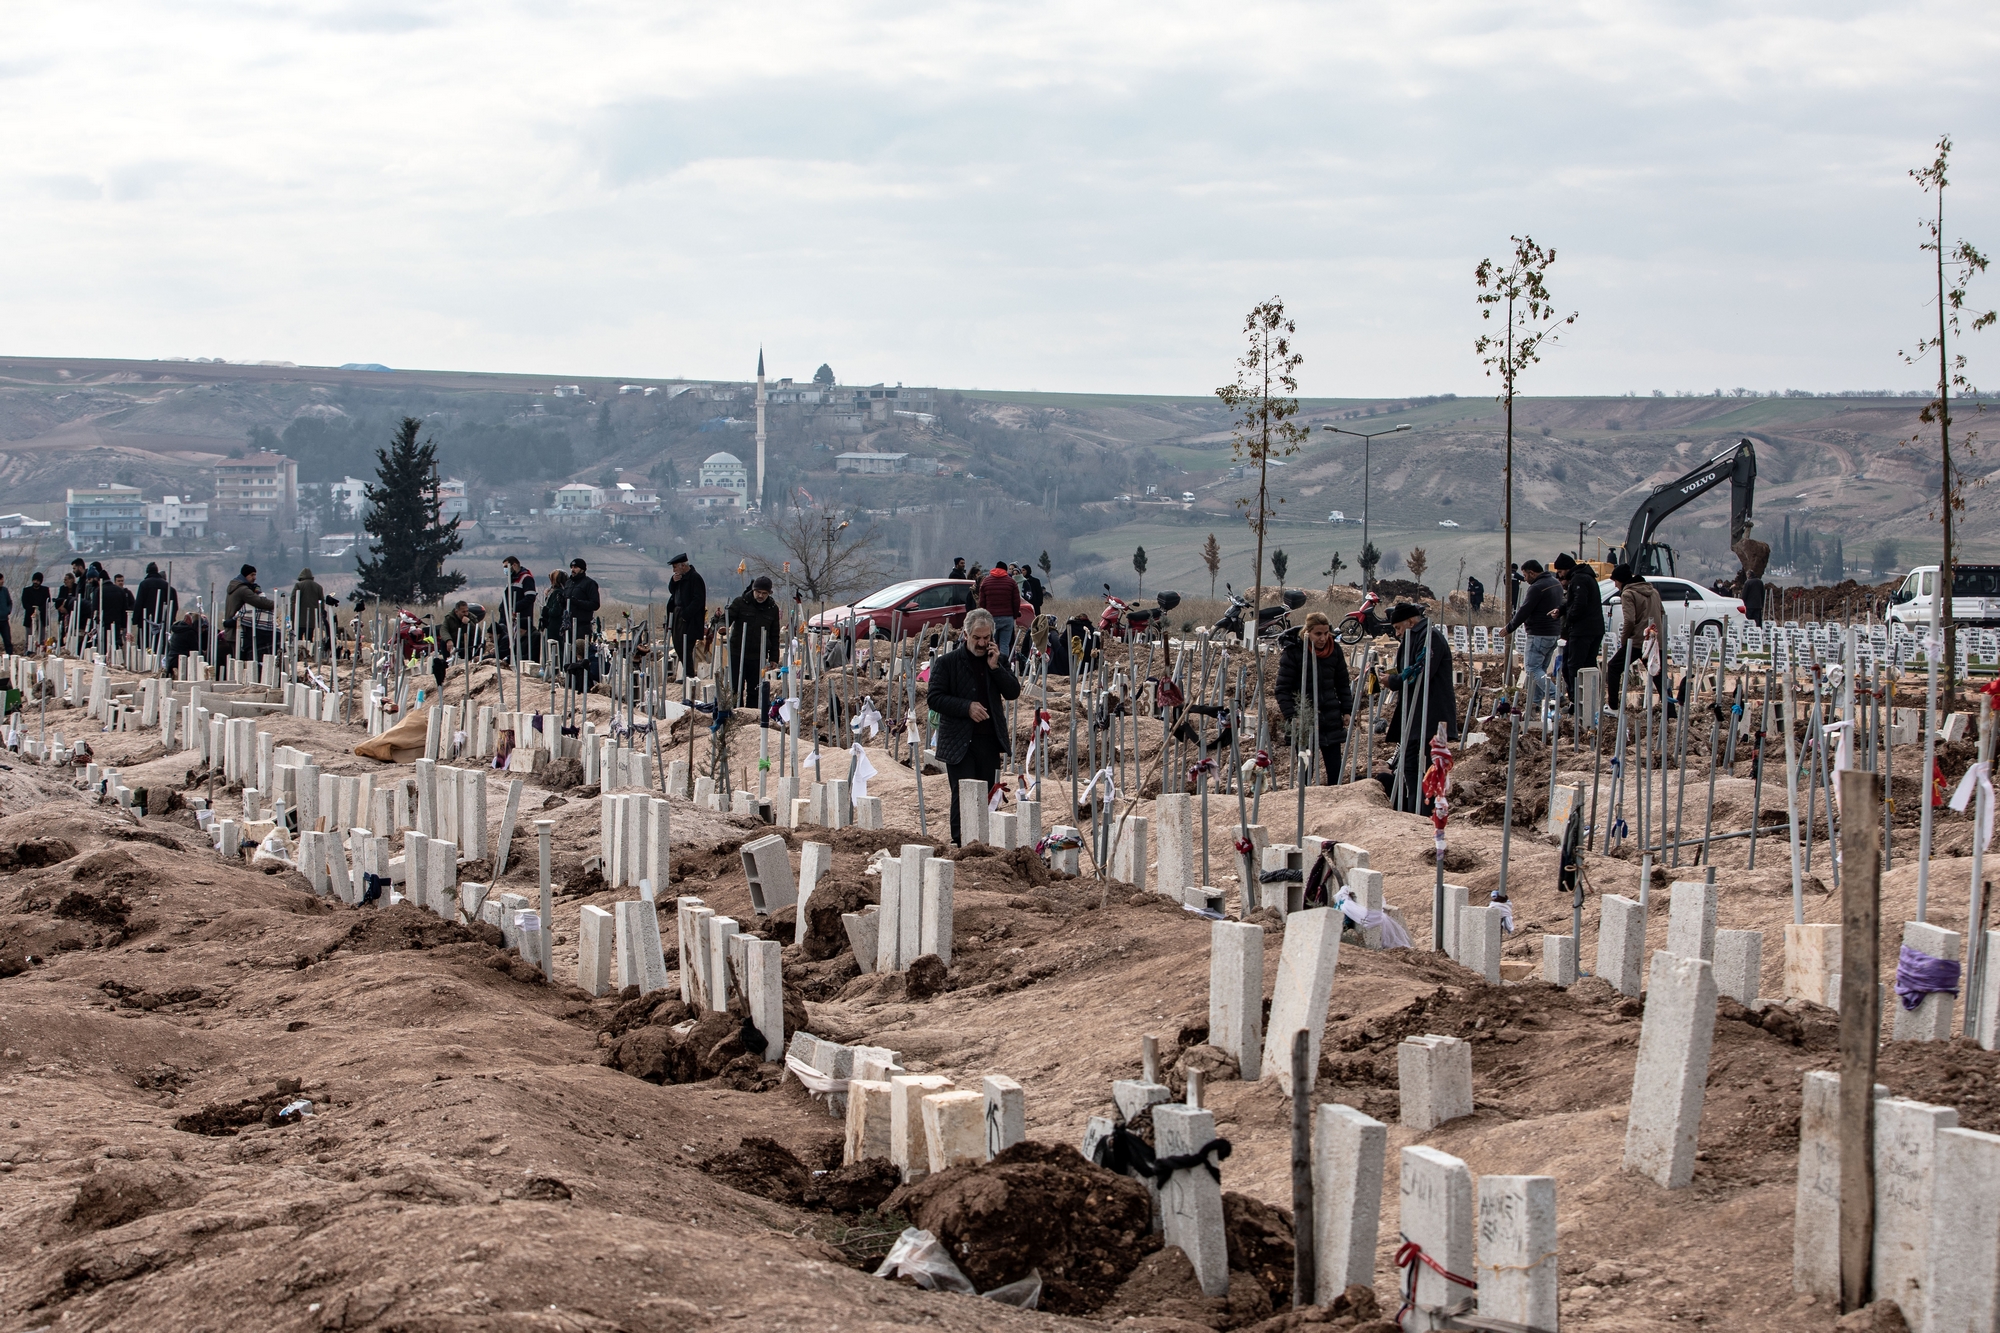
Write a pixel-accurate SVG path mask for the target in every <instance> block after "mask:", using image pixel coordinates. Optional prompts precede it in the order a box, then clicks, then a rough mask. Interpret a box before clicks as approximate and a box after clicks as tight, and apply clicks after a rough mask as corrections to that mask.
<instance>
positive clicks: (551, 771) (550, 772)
mask: <svg viewBox="0 0 2000 1333" xmlns="http://www.w3.org/2000/svg"><path fill="white" fill-rule="evenodd" d="M535 776H536V777H537V778H538V779H540V785H541V786H544V787H547V788H548V789H549V790H550V791H568V790H570V789H571V788H572V787H581V786H582V785H583V760H581V759H557V760H554V761H552V762H551V763H549V764H548V765H547V766H545V767H544V768H542V770H541V771H540V772H538V773H536V774H535Z"/></svg>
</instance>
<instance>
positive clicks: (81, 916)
mask: <svg viewBox="0 0 2000 1333" xmlns="http://www.w3.org/2000/svg"><path fill="white" fill-rule="evenodd" d="M131 913H132V905H131V904H130V903H128V902H126V901H125V895H124V894H122V893H119V892H118V891H117V890H116V889H113V890H111V891H110V892H108V893H89V892H86V891H84V890H82V889H71V890H70V891H69V892H68V893H65V894H64V895H63V896H62V897H60V898H58V899H57V900H56V905H55V914H56V915H57V916H59V917H63V918H65V919H66V920H70V921H88V922H89V923H90V924H92V925H95V926H117V927H119V928H121V929H122V928H123V927H124V925H125V922H126V920H127V919H128V918H129V917H130V916H131Z"/></svg>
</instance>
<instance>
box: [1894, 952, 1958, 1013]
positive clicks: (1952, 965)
mask: <svg viewBox="0 0 2000 1333" xmlns="http://www.w3.org/2000/svg"><path fill="white" fill-rule="evenodd" d="M1958 972H1959V967H1958V963H1957V961H1956V960H1954V959H1950V958H1933V957H1931V955H1929V954H1927V953H1924V952H1922V951H1921V950H1918V949H1912V948H1911V947H1910V946H1909V945H1907V944H1905V945H1904V946H1903V951H1902V953H1900V954H1898V955H1897V957H1896V998H1897V999H1899V1000H1901V1001H1902V1002H1903V1007H1904V1008H1905V1009H1914V1008H1916V1007H1917V1006H1918V1005H1920V1004H1922V1003H1923V1002H1924V996H1926V995H1933V994H1936V993H1938V992H1940V991H1949V992H1950V993H1951V994H1953V995H1956V994H1958Z"/></svg>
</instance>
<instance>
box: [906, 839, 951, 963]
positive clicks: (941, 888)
mask: <svg viewBox="0 0 2000 1333" xmlns="http://www.w3.org/2000/svg"><path fill="white" fill-rule="evenodd" d="M957 876H958V866H957V864H956V863H955V862H952V861H944V860H935V859H934V860H929V861H926V862H925V863H924V892H923V899H922V902H921V904H920V905H921V908H922V912H923V917H922V921H921V924H920V928H919V929H920V934H919V938H918V951H917V954H916V957H922V956H923V955H924V954H927V953H928V954H936V955H937V957H938V961H939V962H941V963H943V964H944V965H945V966H946V967H950V966H951V938H952V894H953V886H954V884H955V883H956V880H957ZM903 911H904V914H905V919H906V920H907V918H908V913H909V898H908V896H907V895H905V897H904V900H903ZM911 961H914V959H913V960H911ZM906 965H907V964H906Z"/></svg>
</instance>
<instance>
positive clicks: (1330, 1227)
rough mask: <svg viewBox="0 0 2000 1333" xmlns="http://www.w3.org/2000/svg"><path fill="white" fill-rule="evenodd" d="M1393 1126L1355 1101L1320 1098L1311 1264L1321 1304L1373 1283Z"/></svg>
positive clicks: (1315, 1157)
mask: <svg viewBox="0 0 2000 1333" xmlns="http://www.w3.org/2000/svg"><path fill="white" fill-rule="evenodd" d="M1388 1145H1389V1127H1388V1126H1387V1125H1385V1124H1383V1123H1382V1122H1381V1121H1379V1120H1376V1119H1374V1118H1372V1117H1370V1116H1365V1115H1363V1114H1361V1112H1359V1111H1357V1110H1355V1109H1354V1108H1353V1107H1351V1106H1341V1105H1339V1104H1338V1103H1335V1102H1325V1103H1322V1104H1321V1105H1320V1107H1319V1109H1318V1111H1317V1112H1316V1119H1315V1123H1314V1126H1313V1227H1314V1242H1313V1263H1314V1274H1315V1276H1314V1282H1313V1285H1314V1287H1315V1289H1316V1291H1317V1294H1318V1298H1319V1303H1320V1304H1322V1305H1326V1304H1330V1303H1331V1302H1332V1301H1334V1300H1335V1299H1336V1298H1337V1297H1339V1296H1340V1294H1341V1293H1342V1292H1344V1291H1346V1290H1347V1289H1348V1288H1349V1287H1351V1286H1354V1285H1356V1284H1357V1283H1358V1284H1359V1285H1361V1286H1364V1287H1372V1286H1374V1285H1375V1238H1376V1233H1377V1231H1378V1230H1379V1228H1380V1223H1381V1218H1382V1172H1383V1169H1384V1166H1385V1155H1386V1153H1387V1150H1388Z"/></svg>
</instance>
